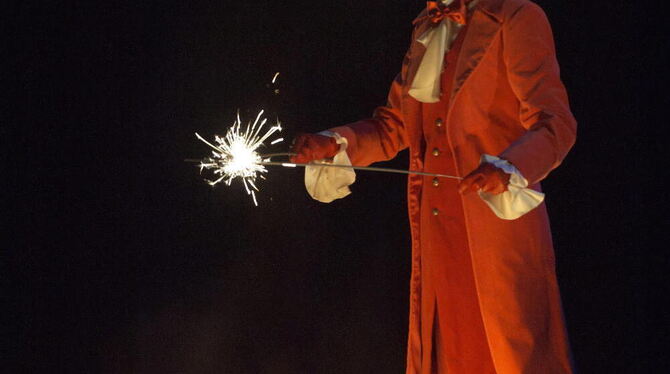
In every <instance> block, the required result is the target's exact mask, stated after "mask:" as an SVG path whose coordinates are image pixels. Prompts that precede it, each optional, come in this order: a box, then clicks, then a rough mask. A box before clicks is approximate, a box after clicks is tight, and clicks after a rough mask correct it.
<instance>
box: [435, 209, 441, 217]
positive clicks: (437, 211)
mask: <svg viewBox="0 0 670 374" xmlns="http://www.w3.org/2000/svg"><path fill="white" fill-rule="evenodd" d="M438 214H440V211H439V210H437V208H433V215H434V216H436V215H438Z"/></svg>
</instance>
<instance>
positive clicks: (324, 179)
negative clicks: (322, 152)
mask: <svg viewBox="0 0 670 374" xmlns="http://www.w3.org/2000/svg"><path fill="white" fill-rule="evenodd" d="M319 134H320V135H325V136H332V137H334V138H335V140H336V141H337V144H339V145H340V151H339V152H338V153H337V154H336V155H335V157H333V161H332V163H333V164H338V165H351V160H349V156H348V155H347V145H348V144H349V143H348V142H347V139H346V138H344V137H342V136H340V134H338V133H335V132H331V131H322V132H320V133H319ZM314 162H315V163H330V161H327V160H317V161H314ZM355 181H356V172H354V169H350V168H336V167H319V166H307V167H305V187H306V188H307V192H308V193H309V196H311V197H312V198H313V199H314V200H317V201H320V202H322V203H330V202H331V201H333V200H335V199H341V198H343V197H346V196H347V195H349V194H350V193H351V190H350V189H349V186H350V185H351V184H353V183H354V182H355Z"/></svg>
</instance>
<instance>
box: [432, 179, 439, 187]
mask: <svg viewBox="0 0 670 374" xmlns="http://www.w3.org/2000/svg"><path fill="white" fill-rule="evenodd" d="M439 185H440V180H439V179H438V178H437V177H435V178H433V186H435V187H437V186H439Z"/></svg>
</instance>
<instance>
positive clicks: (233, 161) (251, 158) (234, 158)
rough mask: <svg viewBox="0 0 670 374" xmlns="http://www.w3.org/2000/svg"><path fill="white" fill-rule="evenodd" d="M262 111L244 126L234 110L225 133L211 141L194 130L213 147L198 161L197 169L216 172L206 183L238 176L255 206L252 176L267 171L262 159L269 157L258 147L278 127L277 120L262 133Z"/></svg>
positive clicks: (274, 142)
mask: <svg viewBox="0 0 670 374" xmlns="http://www.w3.org/2000/svg"><path fill="white" fill-rule="evenodd" d="M263 113H264V111H263V110H261V111H260V112H259V113H258V115H257V116H256V120H255V121H254V122H253V123H251V122H249V123H248V124H247V126H246V127H244V128H243V127H242V121H241V119H240V115H239V113H238V114H237V119H236V120H235V123H233V126H232V127H230V128H229V129H228V132H227V133H226V136H223V137H220V136H218V135H215V136H214V143H210V142H209V141H207V140H205V139H204V138H203V137H202V136H200V134H198V133H195V136H196V137H197V138H198V139H200V140H201V141H202V142H203V143H205V144H207V145H208V146H210V147H211V148H212V149H213V151H212V156H210V157H205V158H204V159H202V160H201V161H200V171H201V172H202V170H204V169H206V170H212V172H213V174H214V175H216V176H218V178H217V179H215V180H207V183H209V184H210V185H211V186H214V185H216V184H218V183H220V182H224V183H225V184H226V185H228V186H230V184H231V183H232V181H233V179H235V178H240V179H241V180H242V184H243V185H244V189H245V190H246V191H247V194H249V195H251V198H252V199H253V201H254V204H255V205H256V206H258V201H257V200H256V192H257V191H258V187H257V186H256V183H255V182H256V178H263V175H262V174H264V173H267V169H266V168H265V166H264V165H263V163H264V162H268V161H270V158H269V157H268V156H269V155H265V156H264V155H261V154H259V153H258V148H260V147H261V146H263V142H265V141H266V140H268V138H270V137H271V136H272V135H273V134H274V133H276V132H281V130H282V127H281V124H280V123H279V121H277V124H276V125H274V126H272V127H270V128H269V129H268V130H267V131H265V132H264V133H262V132H261V130H262V129H263V127H264V126H265V124H266V123H267V118H263ZM281 141H283V138H279V139H275V140H274V141H273V142H272V143H271V144H276V143H279V142H281Z"/></svg>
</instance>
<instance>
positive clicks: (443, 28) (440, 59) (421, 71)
mask: <svg viewBox="0 0 670 374" xmlns="http://www.w3.org/2000/svg"><path fill="white" fill-rule="evenodd" d="M452 1H453V0H447V1H443V2H442V3H444V5H445V6H446V5H449V4H451V2H452ZM477 1H478V0H473V1H470V2H469V3H468V9H472V7H473V6H475V4H476V3H477ZM461 27H462V26H461V25H459V24H458V23H456V22H454V21H452V20H451V19H449V18H448V17H445V18H444V19H443V20H442V22H440V24H439V25H437V26H435V27H431V28H429V29H428V30H426V31H425V32H424V33H423V34H421V36H419V38H418V39H417V40H416V41H417V42H419V43H421V44H423V45H424V46H425V47H426V52H425V53H424V55H423V58H422V59H421V64H420V65H419V68H418V69H417V71H416V75H415V76H414V81H412V85H411V87H410V89H409V94H410V96H412V97H413V98H415V99H416V100H418V101H420V102H422V103H436V102H438V101H440V94H441V84H440V81H441V79H440V78H441V76H442V70H443V65H444V54H445V53H447V52H449V49H451V44H452V43H453V42H454V40H456V37H457V36H458V32H459V30H460V29H461Z"/></svg>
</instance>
